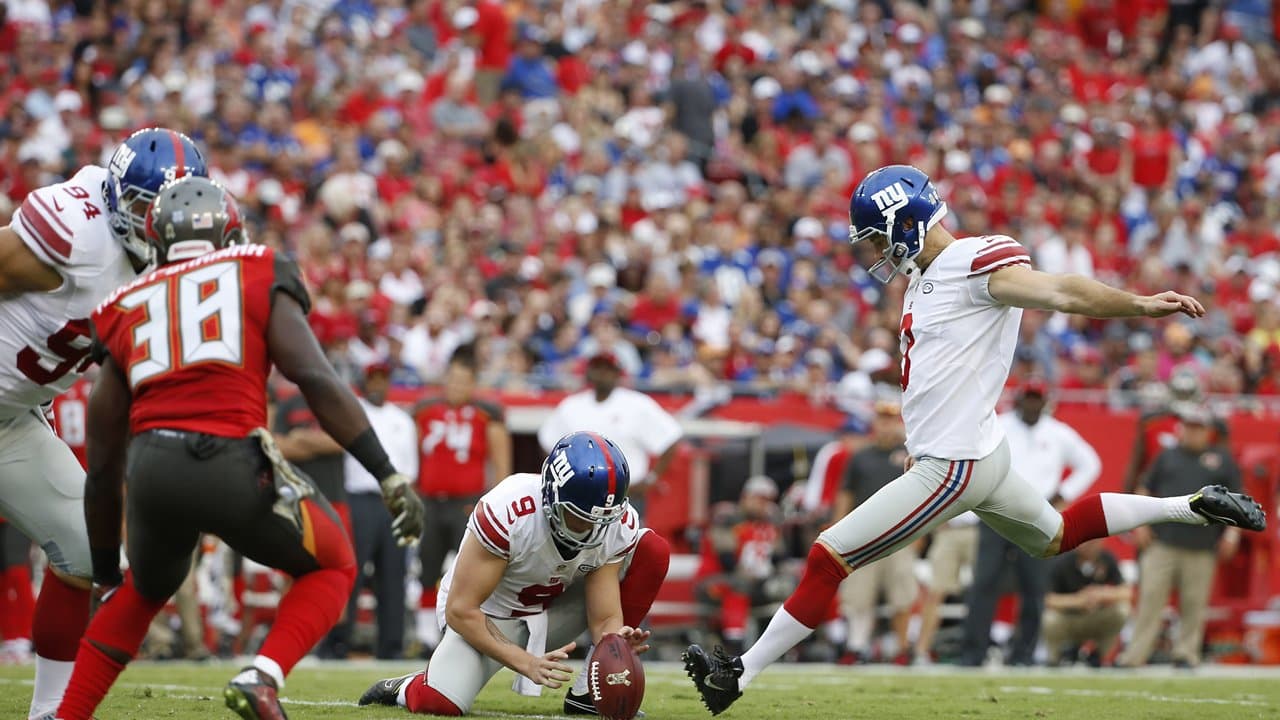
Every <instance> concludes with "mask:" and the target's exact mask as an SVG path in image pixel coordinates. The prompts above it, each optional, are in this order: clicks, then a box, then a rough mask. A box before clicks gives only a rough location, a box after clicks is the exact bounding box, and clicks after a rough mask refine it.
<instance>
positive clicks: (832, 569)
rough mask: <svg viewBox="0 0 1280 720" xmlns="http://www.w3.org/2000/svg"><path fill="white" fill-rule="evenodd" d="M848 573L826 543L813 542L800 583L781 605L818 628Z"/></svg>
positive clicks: (801, 620) (812, 626)
mask: <svg viewBox="0 0 1280 720" xmlns="http://www.w3.org/2000/svg"><path fill="white" fill-rule="evenodd" d="M848 576H849V569H848V568H847V567H845V566H844V565H842V564H841V563H840V561H838V560H836V559H835V558H834V557H832V556H831V552H830V551H829V550H827V548H826V547H825V546H824V545H821V544H819V543H814V544H813V547H811V548H809V558H808V559H807V560H806V561H805V564H804V575H803V576H802V577H801V578H800V585H799V587H797V588H796V591H795V592H793V593H791V597H789V598H787V601H786V602H785V603H783V605H782V607H783V609H785V610H786V611H787V613H788V614H790V615H791V617H793V618H795V619H796V620H798V621H799V622H800V623H801V624H802V625H804V626H805V627H807V628H809V629H813V628H816V627H818V626H819V625H821V624H822V619H823V617H824V616H826V614H827V608H829V607H831V599H832V598H833V597H835V595H836V589H837V588H839V587H840V583H842V582H844V579H845V578H846V577H848Z"/></svg>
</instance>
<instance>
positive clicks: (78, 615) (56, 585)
mask: <svg viewBox="0 0 1280 720" xmlns="http://www.w3.org/2000/svg"><path fill="white" fill-rule="evenodd" d="M88 624H89V591H88V590H84V589H81V588H77V587H72V586H70V585H68V584H67V583H66V582H64V581H63V580H62V579H60V578H59V577H58V576H57V575H54V574H53V571H52V570H49V569H47V568H46V569H45V571H44V584H43V585H41V586H40V597H39V598H37V599H36V604H35V611H34V612H33V614H32V617H31V649H32V650H34V651H35V653H36V655H39V656H40V657H42V658H45V659H46V660H60V661H63V662H70V661H72V660H75V659H76V649H77V647H78V646H79V644H80V636H82V635H84V629H85V626H86V625H88Z"/></svg>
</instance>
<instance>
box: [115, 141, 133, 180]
mask: <svg viewBox="0 0 1280 720" xmlns="http://www.w3.org/2000/svg"><path fill="white" fill-rule="evenodd" d="M137 156H138V154H137V153H135V152H134V151H133V149H132V148H130V147H129V146H128V145H121V146H120V147H118V148H116V152H115V154H114V155H112V156H111V172H112V173H113V174H114V175H115V176H116V177H124V174H125V173H126V172H128V171H129V166H130V165H132V164H133V159H134V158H135V157H137Z"/></svg>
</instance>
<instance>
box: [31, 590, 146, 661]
mask: <svg viewBox="0 0 1280 720" xmlns="http://www.w3.org/2000/svg"><path fill="white" fill-rule="evenodd" d="M149 622H150V620H149V619H148V623H149ZM88 624H89V591H88V590H86V589H82V588H78V587H73V586H71V585H68V584H67V583H66V581H64V580H62V579H61V578H59V577H58V576H57V575H55V574H53V571H52V570H49V569H45V571H44V584H43V585H41V586H40V597H38V598H37V599H36V604H35V610H34V612H33V613H32V616H31V648H32V649H33V650H34V651H35V653H36V654H37V655H39V656H40V657H42V658H47V659H49V660H59V661H63V662H71V661H73V660H75V659H76V651H77V650H78V649H79V648H80V636H82V635H84V629H85V627H86V626H87V625H88Z"/></svg>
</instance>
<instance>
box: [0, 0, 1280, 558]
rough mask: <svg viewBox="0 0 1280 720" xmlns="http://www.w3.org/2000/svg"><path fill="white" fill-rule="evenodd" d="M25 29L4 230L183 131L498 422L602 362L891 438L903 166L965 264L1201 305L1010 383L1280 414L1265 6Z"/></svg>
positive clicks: (1273, 68)
mask: <svg viewBox="0 0 1280 720" xmlns="http://www.w3.org/2000/svg"><path fill="white" fill-rule="evenodd" d="M0 11H2V12H3V13H4V14H3V16H0V99H3V101H4V104H3V107H4V110H3V116H2V117H0V220H6V219H7V218H8V216H9V214H10V213H11V211H12V209H13V208H15V207H17V206H18V204H20V203H21V201H22V199H23V198H24V197H25V196H26V194H27V193H28V192H29V191H30V190H32V189H34V188H36V187H40V186H42V185H45V184H47V183H49V182H52V181H54V180H56V179H58V178H61V177H66V176H68V175H70V173H71V172H73V171H74V170H75V169H76V168H78V167H80V166H81V165H84V164H88V163H98V164H105V162H106V158H107V156H108V154H109V153H110V152H111V150H112V149H113V148H114V147H115V146H116V144H117V143H118V142H119V141H120V140H122V139H123V138H124V137H126V136H127V135H128V134H129V133H131V132H132V131H133V130H135V129H138V128H140V127H144V126H150V125H164V126H171V127H175V128H180V129H183V130H184V131H186V132H188V133H189V134H190V135H191V136H192V137H194V138H195V139H196V140H197V141H198V142H199V143H200V144H201V145H202V146H203V147H204V148H205V150H206V154H207V157H208V159H209V164H210V167H211V169H212V170H211V174H212V176H213V177H215V178H216V179H217V180H219V181H220V182H222V183H223V184H224V185H226V186H227V187H228V188H229V189H231V190H232V191H233V192H234V193H235V194H236V195H237V196H238V197H239V198H240V199H241V207H242V209H244V210H245V211H247V222H248V227H249V234H250V236H251V237H252V238H253V239H254V240H255V241H257V242H261V243H265V244H268V245H272V246H275V247H278V248H283V249H285V250H287V251H288V252H289V253H290V254H292V255H294V256H295V257H296V258H297V259H298V261H299V263H300V265H301V266H302V268H303V271H304V275H305V279H306V282H307V283H308V285H309V290H310V291H311V292H312V294H313V296H314V298H315V301H316V302H315V309H314V311H313V313H312V315H311V320H312V323H313V327H314V328H315V330H316V332H317V335H318V336H319V337H320V339H321V341H322V343H323V344H324V346H325V348H326V350H327V352H328V354H329V355H330V357H331V359H332V360H333V362H334V364H335V366H337V367H338V368H339V369H340V370H341V371H342V372H344V373H345V375H346V377H347V378H348V379H350V380H351V381H352V382H353V383H358V382H360V381H362V380H363V379H364V378H365V374H366V370H367V369H369V368H370V367H377V368H384V367H385V368H386V372H387V373H388V374H389V377H390V381H391V383H392V384H393V385H396V386H399V387H405V388H414V387H421V386H425V385H429V384H434V383H439V382H440V381H441V380H442V379H443V377H444V374H445V372H446V370H447V369H448V366H449V361H450V358H451V356H453V354H454V351H455V350H456V349H457V348H458V347H460V346H464V345H465V346H468V347H474V348H475V351H476V353H477V355H478V358H477V362H476V367H477V368H478V369H479V382H480V384H481V385H482V386H483V387H486V388H489V389H495V390H502V391H521V390H536V389H543V388H563V387H574V386H576V385H578V384H579V383H580V379H581V377H582V375H583V372H584V369H585V366H586V365H587V363H588V360H589V359H590V358H594V357H600V356H601V355H602V354H605V353H607V354H610V357H611V358H612V359H613V361H614V362H616V364H617V365H618V366H619V368H620V369H621V370H622V371H623V372H624V373H625V374H626V375H627V376H628V377H629V381H630V382H631V383H632V384H635V385H640V386H643V387H645V388H648V389H655V390H706V389H709V388H721V387H728V388H731V389H732V390H733V391H735V392H751V393H762V392H763V393H773V392H795V393H801V394H807V395H809V396H810V397H811V398H814V399H815V400H818V401H821V402H832V403H836V404H837V405H839V406H840V407H841V408H842V409H846V410H857V409H863V410H867V411H870V409H871V408H872V407H874V403H873V401H874V400H875V395H876V391H875V388H876V386H877V385H885V386H889V387H892V386H895V385H896V381H897V373H898V363H897V361H896V358H897V357H898V340H897V336H898V318H899V317H900V314H901V312H900V311H901V306H900V305H901V293H902V290H903V285H902V284H897V285H894V286H883V285H881V284H879V283H877V282H875V281H874V280H873V279H872V278H870V276H868V275H867V273H866V272H865V271H864V267H865V266H867V265H869V264H870V263H869V262H868V257H866V256H864V252H865V251H866V250H867V249H866V248H856V249H855V248H854V247H852V246H851V245H850V244H849V243H848V242H847V241H848V222H849V220H848V198H849V193H850V191H851V190H852V188H853V187H854V186H855V185H856V183H857V182H858V181H859V179H860V178H861V177H862V176H863V175H865V173H866V172H868V171H869V170H871V169H873V168H876V167H878V166H880V165H883V164H887V163H899V162H900V163H910V164H914V165H917V166H919V167H920V168H922V169H924V170H925V171H926V172H927V173H928V174H930V175H931V176H932V177H933V178H934V180H935V182H936V183H937V184H938V186H939V189H940V191H941V193H942V195H943V196H944V198H945V199H947V201H948V202H949V204H950V211H951V212H950V215H949V217H948V219H947V220H946V223H947V224H948V226H949V227H950V228H951V229H952V230H953V231H955V232H957V233H959V234H962V235H963V234H978V233H1002V234H1009V235H1012V236H1014V237H1015V238H1017V239H1019V240H1020V241H1021V242H1022V243H1023V244H1024V245H1026V246H1027V247H1028V248H1030V249H1031V251H1032V254H1033V257H1034V259H1035V262H1036V264H1037V265H1038V266H1039V267H1041V268H1043V269H1045V270H1048V271H1052V272H1076V273H1080V274H1084V275H1089V276H1093V277H1097V278H1099V279H1103V280H1105V281H1108V282H1111V283H1113V284H1116V285H1122V286H1126V287H1129V288H1132V289H1134V290H1136V291H1139V292H1150V291H1154V290H1156V289H1159V288H1163V287H1164V286H1166V285H1168V284H1170V279H1171V278H1173V279H1174V281H1173V283H1172V285H1173V286H1174V287H1177V288H1179V289H1181V290H1183V291H1186V292H1190V293H1192V294H1196V295H1197V296H1199V297H1200V298H1201V299H1202V300H1204V302H1205V305H1206V307H1208V308H1209V310H1210V314H1209V316H1208V317H1207V318H1206V319H1204V320H1201V321H1198V322H1196V323H1194V324H1192V323H1190V322H1186V323H1179V322H1173V323H1166V324H1165V325H1162V326H1156V325H1154V324H1148V323H1146V322H1144V321H1111V322H1101V321H1089V320H1081V319H1076V318H1072V319H1068V318H1066V317H1058V316H1048V315H1045V314H1042V313H1034V312H1028V313H1027V314H1026V317H1025V320H1024V322H1023V336H1022V342H1021V347H1020V349H1019V355H1018V360H1019V362H1018V363H1017V365H1016V367H1015V371H1014V373H1013V375H1012V377H1011V382H1016V383H1022V382H1024V381H1025V380H1027V379H1028V378H1029V377H1033V376H1044V377H1046V378H1047V379H1048V380H1049V381H1050V383H1051V384H1052V385H1054V386H1056V387H1058V388H1061V389H1062V390H1065V391H1072V390H1107V389H1120V390H1127V391H1143V390H1144V389H1147V388H1157V389H1158V388H1164V387H1165V386H1166V383H1168V382H1169V381H1170V380H1171V379H1173V378H1174V377H1175V374H1179V371H1184V370H1185V371H1189V372H1190V373H1191V374H1194V375H1196V376H1198V378H1199V380H1200V385H1201V387H1203V389H1204V390H1205V391H1206V392H1208V393H1211V394H1224V395H1246V396H1270V395H1280V61H1278V58H1277V45H1276V43H1275V32H1274V29H1273V25H1272V22H1273V18H1271V17H1270V14H1269V13H1270V4H1269V3H1265V2H1259V1H1257V0H1231V1H1229V2H1225V3H1221V4H1211V3H1209V2H1206V1H1205V0H1193V1H1191V2H1172V3H1167V2H1164V1H1163V0H1140V1H1138V2H1127V3H1126V2H1116V1H1114V0H1047V1H1045V2H1040V3H1025V2H1017V1H1015V0H1004V1H1001V2H991V0H949V1H947V0H941V1H939V0H935V1H933V2H929V3H928V4H927V5H921V4H919V3H914V2H896V3H892V2H888V1H887V0H885V1H884V2H868V1H862V2H858V1H857V0H826V1H824V2H820V1H818V0H791V1H790V2H786V1H783V0H778V1H776V2H763V1H761V0H713V1H710V2H702V1H691V2H646V1H645V0H620V1H619V2H606V1H603V0H547V1H544V2H535V3H531V2H523V3H519V2H511V3H502V2H497V1H496V0H478V1H477V2H456V1H454V0H444V1H441V0H425V1H422V2H410V1H406V0H338V1H337V2H334V1H333V0H268V1H266V2H257V3H255V2H247V1H244V0H221V1H214V2H208V3H190V2H181V1H180V0H168V1H166V0H119V1H116V2H104V3H90V2H75V3H71V2H50V3H46V2H41V1H38V0H8V1H7V2H5V3H3V4H0ZM1157 286H1159V287H1157ZM869 415H870V413H869ZM757 485H763V483H757ZM761 493H762V494H763V495H765V496H767V495H769V494H770V490H769V488H767V487H765V488H764V490H762V491H761ZM772 494H773V495H775V496H776V494H777V489H776V488H773V489H772ZM1082 584H1083V581H1082Z"/></svg>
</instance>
